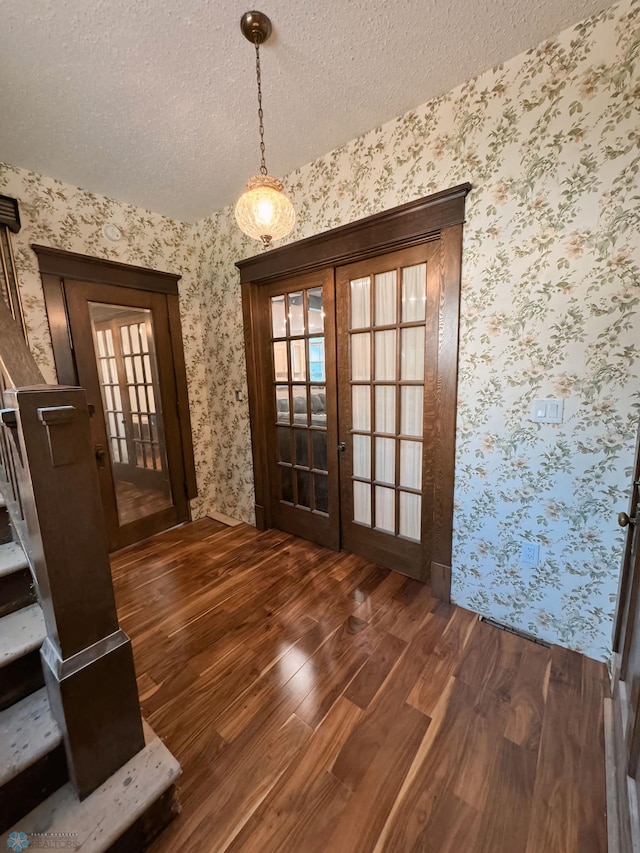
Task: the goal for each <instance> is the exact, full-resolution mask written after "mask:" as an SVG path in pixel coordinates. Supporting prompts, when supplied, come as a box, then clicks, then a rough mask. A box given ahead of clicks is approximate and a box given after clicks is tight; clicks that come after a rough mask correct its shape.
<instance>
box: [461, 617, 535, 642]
mask: <svg viewBox="0 0 640 853" xmlns="http://www.w3.org/2000/svg"><path fill="white" fill-rule="evenodd" d="M478 619H479V620H480V621H481V622H486V623H487V625H493V627H494V628H500V630H501V631H506V632H507V633H508V634H515V635H516V637H522V639H523V640H529V641H530V642H531V643H536V645H538V646H544V647H545V648H547V649H550V648H551V643H547V641H546V640H541V639H540V638H539V637H536V636H534V635H533V634H529V633H528V632H527V631H520V630H519V629H518V628H514V627H513V626H512V625H505V624H504V623H503V622H498V620H497V619H491V617H490V616H478Z"/></svg>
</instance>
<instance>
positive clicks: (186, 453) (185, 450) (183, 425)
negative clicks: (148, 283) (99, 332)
mask: <svg viewBox="0 0 640 853" xmlns="http://www.w3.org/2000/svg"><path fill="white" fill-rule="evenodd" d="M167 310H168V313H169V335H170V336H171V350H172V352H173V371H174V379H175V390H176V398H177V402H178V418H179V420H180V436H181V438H182V462H183V466H184V481H185V489H186V492H187V498H188V499H189V500H192V499H193V498H195V497H197V496H198V484H197V481H196V463H195V460H194V456H193V431H192V429H191V412H190V411H189V395H188V384H187V367H186V364H185V360H184V344H183V341H182V325H181V322H180V306H179V303H178V297H177V296H174V295H172V294H168V295H167Z"/></svg>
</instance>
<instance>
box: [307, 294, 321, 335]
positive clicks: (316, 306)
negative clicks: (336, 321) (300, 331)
mask: <svg viewBox="0 0 640 853" xmlns="http://www.w3.org/2000/svg"><path fill="white" fill-rule="evenodd" d="M307 303H308V309H307V310H308V318H307V326H308V329H309V332H310V333H311V334H313V332H323V331H324V306H323V302H322V288H321V287H312V288H311V290H307Z"/></svg>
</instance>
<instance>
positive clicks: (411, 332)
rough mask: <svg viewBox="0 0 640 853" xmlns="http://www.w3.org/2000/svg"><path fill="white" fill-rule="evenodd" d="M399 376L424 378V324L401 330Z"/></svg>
mask: <svg viewBox="0 0 640 853" xmlns="http://www.w3.org/2000/svg"><path fill="white" fill-rule="evenodd" d="M401 363H402V368H401V378H402V379H419V380H420V381H422V380H423V379H424V326H414V327H413V328H411V329H403V330H402V355H401Z"/></svg>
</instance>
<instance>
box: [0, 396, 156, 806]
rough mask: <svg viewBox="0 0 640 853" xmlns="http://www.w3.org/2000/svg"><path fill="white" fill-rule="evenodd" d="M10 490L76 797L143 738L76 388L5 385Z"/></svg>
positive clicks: (82, 400) (85, 418)
mask: <svg viewBox="0 0 640 853" xmlns="http://www.w3.org/2000/svg"><path fill="white" fill-rule="evenodd" d="M3 397H4V405H5V406H6V407H9V412H7V409H5V415H7V416H9V417H10V418H11V417H13V418H15V419H16V428H15V429H14V430H13V431H12V432H13V435H14V437H15V439H16V440H17V442H18V446H17V450H18V452H19V455H20V457H21V466H20V467H19V471H18V481H19V491H20V496H21V501H22V506H23V512H24V523H25V526H26V532H27V537H26V538H27V543H25V544H27V547H28V550H29V559H30V562H31V565H32V568H33V570H34V572H35V576H36V583H37V587H38V596H39V600H40V603H41V606H42V609H43V612H44V618H45V623H46V630H47V637H46V639H45V641H44V645H43V647H42V652H41V654H42V663H43V669H44V673H45V680H46V683H47V689H48V692H49V698H50V702H51V707H52V710H53V713H54V715H55V717H56V719H57V721H58V724H59V725H60V727H61V729H62V731H63V733H64V737H65V745H66V752H67V761H68V765H69V773H70V777H71V780H72V782H73V783H74V785H75V786H76V788H77V791H78V794H79V795H80V797H81V798H82V797H85V796H87V795H88V794H89V793H91V791H93V790H94V789H95V788H97V787H98V786H99V785H100V784H102V782H104V781H105V780H106V779H107V778H108V777H109V776H110V775H111V774H112V773H114V772H115V771H116V770H117V769H118V768H119V767H121V766H122V765H123V764H124V763H125V762H126V761H127V760H128V759H130V758H131V757H132V756H133V755H134V754H135V753H136V752H138V751H139V750H141V749H142V748H143V746H144V738H143V732H142V719H141V716H140V708H139V703H138V693H137V688H136V680H135V671H134V666H133V655H132V651H131V643H130V641H129V638H128V637H127V635H126V634H125V633H124V631H122V629H121V628H120V627H119V625H118V619H117V613H116V607H115V599H114V594H113V586H112V582H111V570H110V565H109V559H108V550H107V544H106V533H105V527H104V520H103V514H102V507H101V504H100V492H99V488H98V477H97V472H96V463H95V458H94V451H93V447H92V445H91V441H90V430H89V412H88V408H87V401H86V396H85V392H84V390H83V389H81V388H68V387H62V386H42V385H41V386H35V387H26V388H24V387H22V388H17V389H16V388H14V389H11V388H9V389H7V390H5V392H4V395H3Z"/></svg>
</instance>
